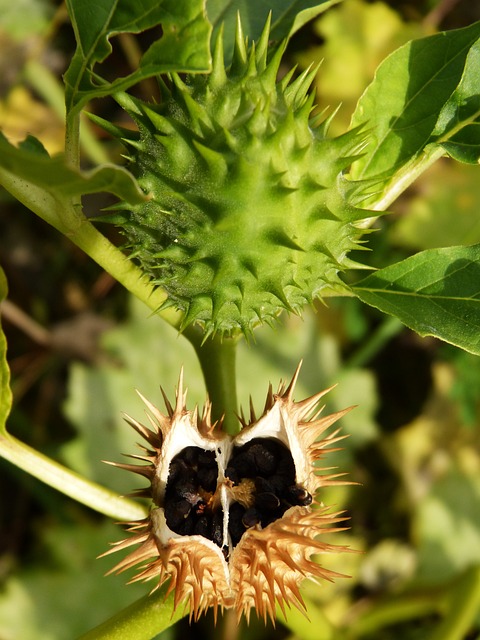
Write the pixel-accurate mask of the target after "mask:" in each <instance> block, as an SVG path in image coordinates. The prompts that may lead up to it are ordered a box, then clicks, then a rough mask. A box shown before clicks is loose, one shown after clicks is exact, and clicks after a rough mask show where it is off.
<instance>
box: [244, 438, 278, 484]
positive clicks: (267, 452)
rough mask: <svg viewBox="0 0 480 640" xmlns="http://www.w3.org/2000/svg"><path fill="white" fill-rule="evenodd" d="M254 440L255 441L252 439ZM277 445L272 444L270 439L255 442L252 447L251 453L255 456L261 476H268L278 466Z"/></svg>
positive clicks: (256, 465)
mask: <svg viewBox="0 0 480 640" xmlns="http://www.w3.org/2000/svg"><path fill="white" fill-rule="evenodd" d="M252 442H254V441H253V440H252ZM275 449H276V447H274V446H272V445H271V444H270V443H269V441H268V440H265V441H263V442H262V443H260V442H255V444H253V445H252V446H251V447H250V449H249V452H248V453H249V455H250V456H251V457H252V458H253V460H254V463H255V467H256V470H257V473H258V474H259V475H261V476H264V477H266V476H268V475H270V474H271V473H273V472H274V471H275V469H276V467H277V455H276V451H275Z"/></svg>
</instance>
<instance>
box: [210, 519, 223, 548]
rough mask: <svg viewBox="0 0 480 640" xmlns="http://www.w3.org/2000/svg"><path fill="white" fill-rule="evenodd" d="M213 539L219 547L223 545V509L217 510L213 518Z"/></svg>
mask: <svg viewBox="0 0 480 640" xmlns="http://www.w3.org/2000/svg"><path fill="white" fill-rule="evenodd" d="M211 540H213V542H215V544H218V546H219V547H222V546H223V511H222V510H219V511H215V513H214V514H213V518H212V537H211Z"/></svg>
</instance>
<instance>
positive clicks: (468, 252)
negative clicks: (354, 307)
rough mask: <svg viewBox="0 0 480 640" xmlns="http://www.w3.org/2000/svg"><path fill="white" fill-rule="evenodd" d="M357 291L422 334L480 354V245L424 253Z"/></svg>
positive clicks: (380, 274)
mask: <svg viewBox="0 0 480 640" xmlns="http://www.w3.org/2000/svg"><path fill="white" fill-rule="evenodd" d="M354 292H355V293H356V294H357V295H358V297H359V298H360V299H361V300H363V301H364V302H366V303H367V304H370V305H372V306H374V307H377V308H378V309H380V310H381V311H384V312H385V313H389V314H391V315H393V316H397V317H398V318H400V320H401V321H402V322H403V323H404V324H406V325H407V326H408V327H410V328H411V329H413V330H414V331H416V332H417V333H419V334H420V335H422V336H435V337H437V338H440V339H441V340H445V341H446V342H450V343H451V344H454V345H456V346H458V347H461V348H462V349H465V350H466V351H470V352H471V353H475V354H478V355H480V244H476V245H473V246H471V247H448V248H442V249H428V250H426V251H422V252H420V253H417V254H416V255H415V256H412V257H411V258H407V259H406V260H403V261H402V262H398V263H397V264H394V265H392V266H390V267H387V268H385V269H381V270H380V271H377V272H376V273H374V274H372V275H370V276H368V277H367V278H365V279H364V280H362V281H361V282H359V283H358V284H357V285H356V286H355V287H354Z"/></svg>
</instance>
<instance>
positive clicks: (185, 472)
mask: <svg viewBox="0 0 480 640" xmlns="http://www.w3.org/2000/svg"><path fill="white" fill-rule="evenodd" d="M191 477H192V470H191V469H190V467H188V465H187V464H186V463H185V461H184V460H181V459H179V458H177V457H175V458H174V459H173V460H172V462H171V463H170V468H169V473H168V482H169V483H170V482H172V483H175V482H176V481H177V480H179V479H180V478H184V479H189V478H191Z"/></svg>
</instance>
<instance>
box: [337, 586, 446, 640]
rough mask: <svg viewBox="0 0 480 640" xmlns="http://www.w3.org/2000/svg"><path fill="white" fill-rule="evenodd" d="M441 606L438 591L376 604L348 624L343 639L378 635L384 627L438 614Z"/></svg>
mask: <svg viewBox="0 0 480 640" xmlns="http://www.w3.org/2000/svg"><path fill="white" fill-rule="evenodd" d="M442 605H444V598H443V594H442V592H441V591H440V590H438V591H434V592H431V593H416V594H409V595H406V596H403V597H398V598H394V599H393V600H389V601H387V602H378V603H376V604H375V605H374V606H372V608H371V610H370V611H367V612H366V613H365V614H364V615H362V616H360V617H359V618H358V619H357V620H355V621H353V622H350V623H349V624H348V631H347V630H345V636H344V637H345V638H346V639H348V640H353V639H357V638H362V637H364V636H371V634H378V633H379V632H380V630H381V629H383V628H384V627H388V626H391V625H394V624H397V623H400V622H405V621H407V620H413V619H415V618H422V617H425V616H428V615H431V614H434V613H439V612H440V610H441V609H442Z"/></svg>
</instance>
